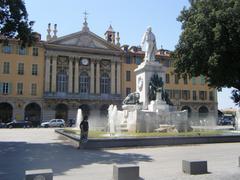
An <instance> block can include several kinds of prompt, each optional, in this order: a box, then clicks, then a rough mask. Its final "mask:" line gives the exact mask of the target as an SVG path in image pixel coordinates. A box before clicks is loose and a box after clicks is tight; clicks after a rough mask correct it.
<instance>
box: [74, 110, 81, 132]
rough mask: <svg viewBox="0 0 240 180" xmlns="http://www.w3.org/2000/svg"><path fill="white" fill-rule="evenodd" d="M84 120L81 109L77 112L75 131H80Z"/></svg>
mask: <svg viewBox="0 0 240 180" xmlns="http://www.w3.org/2000/svg"><path fill="white" fill-rule="evenodd" d="M82 119H83V116H82V109H80V108H79V109H78V111H77V117H76V125H75V127H74V128H75V129H79V127H80V123H81V121H82Z"/></svg>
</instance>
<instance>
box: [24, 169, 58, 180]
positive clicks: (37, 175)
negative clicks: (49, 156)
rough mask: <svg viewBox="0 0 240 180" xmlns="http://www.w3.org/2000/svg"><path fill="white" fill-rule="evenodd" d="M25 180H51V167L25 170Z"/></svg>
mask: <svg viewBox="0 0 240 180" xmlns="http://www.w3.org/2000/svg"><path fill="white" fill-rule="evenodd" d="M25 180H53V171H52V169H37V170H27V171H25Z"/></svg>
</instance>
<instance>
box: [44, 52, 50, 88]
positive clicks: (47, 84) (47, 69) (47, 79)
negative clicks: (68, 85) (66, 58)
mask: <svg viewBox="0 0 240 180" xmlns="http://www.w3.org/2000/svg"><path fill="white" fill-rule="evenodd" d="M49 91H50V57H49V56H46V64H45V92H49Z"/></svg>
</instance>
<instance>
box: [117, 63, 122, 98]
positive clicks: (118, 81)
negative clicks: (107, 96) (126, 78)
mask: <svg viewBox="0 0 240 180" xmlns="http://www.w3.org/2000/svg"><path fill="white" fill-rule="evenodd" d="M117 94H121V64H120V62H118V63H117Z"/></svg>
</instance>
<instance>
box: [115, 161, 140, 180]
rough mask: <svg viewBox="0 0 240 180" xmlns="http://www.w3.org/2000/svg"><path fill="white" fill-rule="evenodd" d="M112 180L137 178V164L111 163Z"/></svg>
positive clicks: (132, 179) (137, 179) (134, 179)
mask: <svg viewBox="0 0 240 180" xmlns="http://www.w3.org/2000/svg"><path fill="white" fill-rule="evenodd" d="M113 180H139V166H137V165H131V164H123V165H113Z"/></svg>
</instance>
